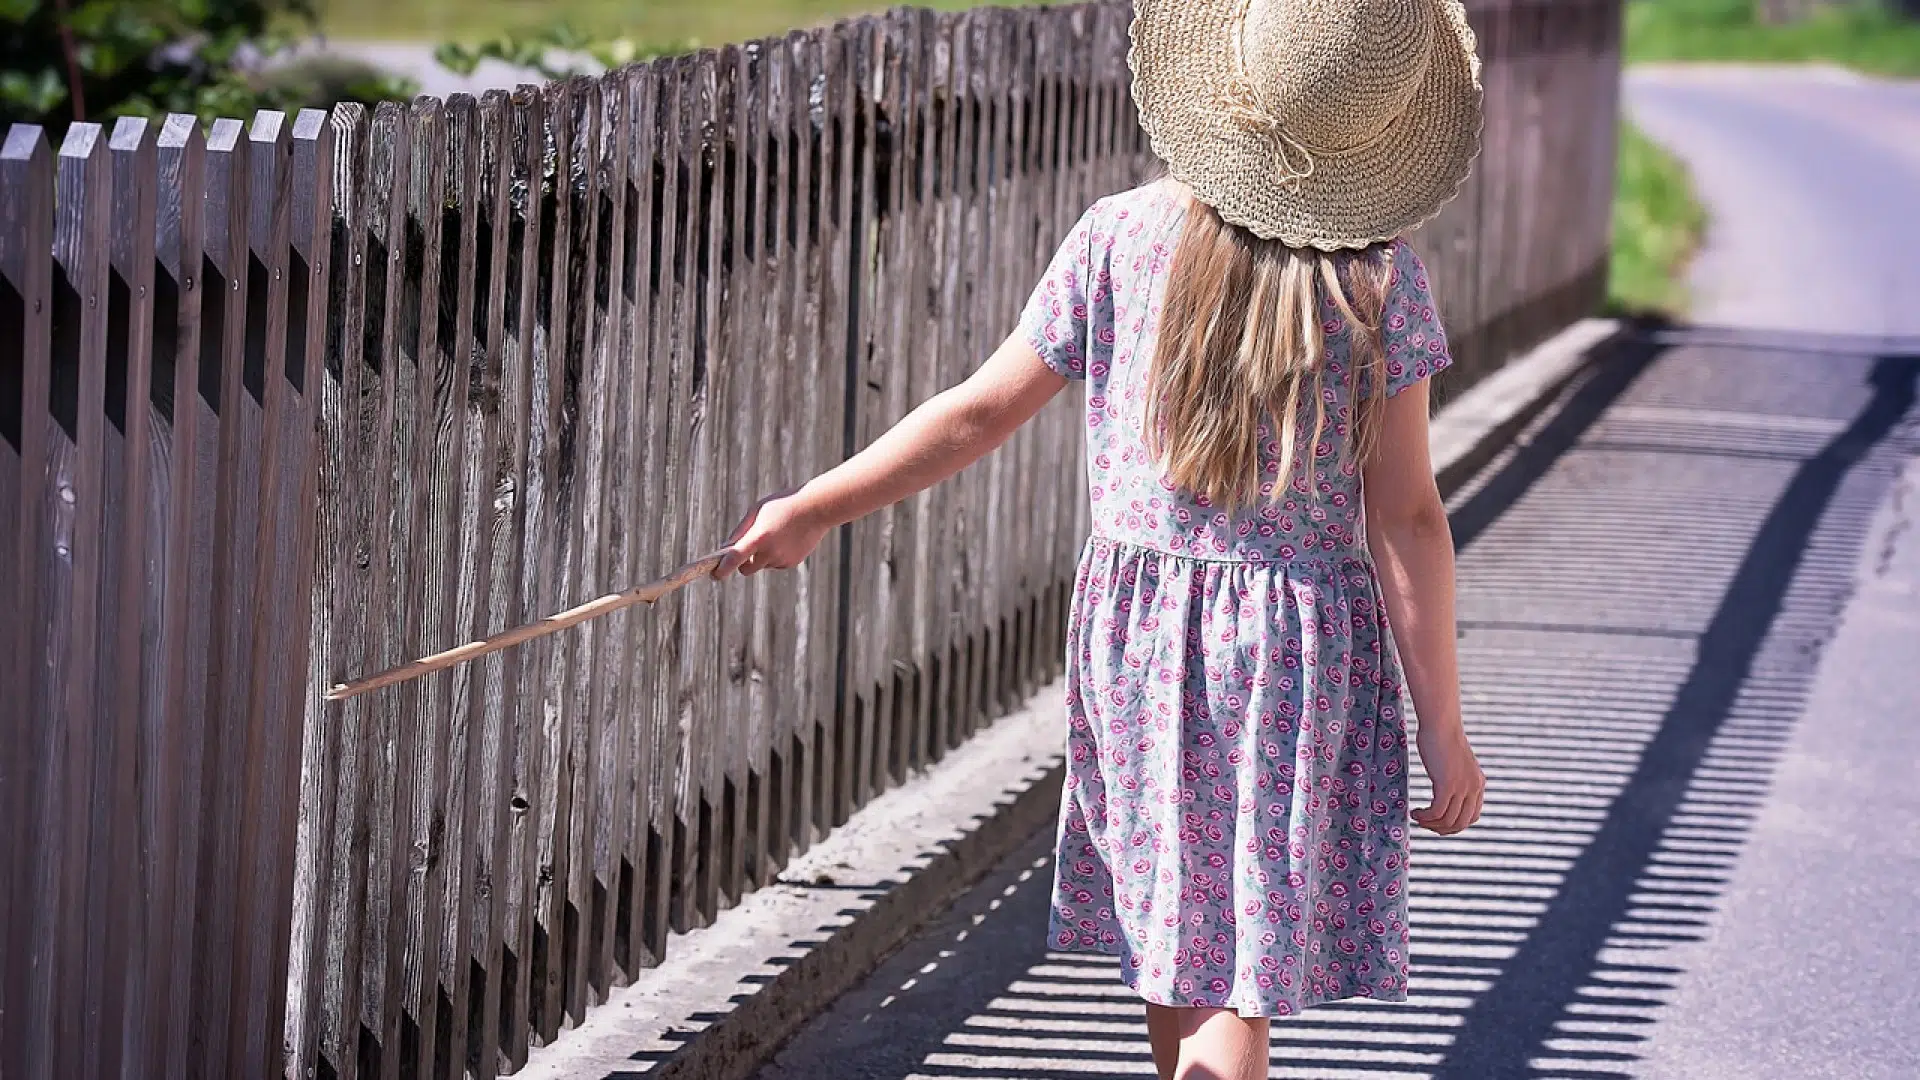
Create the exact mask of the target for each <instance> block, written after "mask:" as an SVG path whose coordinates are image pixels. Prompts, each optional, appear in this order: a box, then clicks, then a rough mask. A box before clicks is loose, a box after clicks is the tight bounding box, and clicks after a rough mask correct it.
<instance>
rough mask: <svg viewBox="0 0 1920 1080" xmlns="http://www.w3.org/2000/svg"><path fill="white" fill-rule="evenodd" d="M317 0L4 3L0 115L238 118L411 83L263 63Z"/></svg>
mask: <svg viewBox="0 0 1920 1080" xmlns="http://www.w3.org/2000/svg"><path fill="white" fill-rule="evenodd" d="M315 17H316V11H315V8H314V4H313V0H0V120H6V121H26V122H30V123H38V124H44V125H49V126H55V127H57V126H61V125H63V124H64V123H65V122H66V121H68V120H79V119H85V120H99V119H103V118H108V117H113V116H123V115H154V114H158V113H164V112H184V113H194V114H197V115H199V116H202V117H208V118H210V117H213V116H246V115H247V114H249V113H250V112H252V111H253V110H254V109H257V108H280V109H290V108H298V107H300V106H303V105H310V104H330V103H332V102H333V101H335V100H343V99H350V100H361V101H371V100H378V99H380V98H385V97H404V96H407V95H408V94H410V93H411V92H412V88H411V87H410V86H409V85H408V84H406V83H404V82H402V81H398V80H394V79H391V78H388V77H386V76H384V75H382V74H381V73H380V72H378V71H376V70H374V69H372V68H370V67H367V66H365V65H355V64H350V63H343V62H339V61H332V62H328V61H312V60H309V61H299V62H296V63H292V64H288V65H280V64H274V63H269V62H268V61H269V59H270V58H272V57H274V56H275V55H276V54H278V53H280V52H281V51H282V50H283V49H284V48H285V47H287V46H288V45H289V44H291V42H292V40H293V38H292V37H291V36H289V34H288V33H283V32H281V31H282V29H283V28H284V29H285V30H289V31H291V32H293V33H297V34H301V35H304V34H306V33H310V32H311V30H312V28H313V26H314V23H315Z"/></svg>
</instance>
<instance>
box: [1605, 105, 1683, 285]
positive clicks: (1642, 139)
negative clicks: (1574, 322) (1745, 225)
mask: <svg viewBox="0 0 1920 1080" xmlns="http://www.w3.org/2000/svg"><path fill="white" fill-rule="evenodd" d="M1706 227H1707V212H1706V210H1705V209H1704V208H1703V207H1702V206H1701V205H1700V200H1699V198H1698V197H1697V196H1696V195H1695V194H1694V190H1693V182H1692V178H1691V177H1690V176H1688V174H1687V169H1686V166H1685V165H1683V164H1681V162H1680V160H1679V159H1678V158H1676V157H1674V156H1673V155H1672V154H1669V153H1668V152H1667V151H1665V150H1663V149H1661V148H1660V147H1659V146H1658V145H1656V144H1655V143H1654V142H1653V141H1652V140H1651V139H1649V138H1647V137H1646V136H1645V135H1643V134H1641V132H1640V131H1639V129H1637V128H1635V127H1634V126H1633V125H1631V124H1622V125H1621V126H1620V161H1619V171H1618V178H1617V180H1616V181H1615V186H1614V196H1613V261H1612V265H1611V266H1610V267H1609V268H1608V275H1607V306H1608V308H1609V309H1611V310H1612V311H1613V312H1615V313H1617V314H1625V315H1667V316H1679V315H1682V314H1684V313H1685V310H1686V306H1687V290H1686V284H1685V282H1684V280H1683V279H1684V275H1685V273H1686V269H1687V263H1688V261H1689V260H1690V259H1691V258H1692V257H1693V253H1694V250H1695V249H1696V248H1697V247H1699V245H1700V239H1701V236H1702V234H1704V233H1705V232H1706Z"/></svg>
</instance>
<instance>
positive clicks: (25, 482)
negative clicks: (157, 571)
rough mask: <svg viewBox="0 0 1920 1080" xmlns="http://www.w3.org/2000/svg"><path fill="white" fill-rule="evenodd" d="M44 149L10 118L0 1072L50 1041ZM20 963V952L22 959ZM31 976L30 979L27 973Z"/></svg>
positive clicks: (1, 174)
mask: <svg viewBox="0 0 1920 1080" xmlns="http://www.w3.org/2000/svg"><path fill="white" fill-rule="evenodd" d="M53 221H54V169H53V154H52V151H51V150H50V149H49V147H48V145H47V140H46V136H45V134H44V133H42V131H41V130H40V129H39V128H38V127H34V126H32V125H28V124H15V125H13V126H12V127H10V128H9V129H8V130H7V135H6V142H5V144H4V146H0V346H4V347H3V348H0V429H4V430H0V439H4V443H3V444H0V500H3V501H0V506H4V507H5V508H6V513H7V515H8V516H9V517H10V518H11V519H12V520H13V521H14V522H16V524H15V526H14V527H13V528H11V529H10V530H4V531H0V544H4V545H5V546H4V547H0V574H5V575H6V577H7V582H8V593H9V595H11V596H12V597H13V598H14V603H15V604H16V605H18V606H17V607H16V609H15V617H14V618H11V619H7V620H4V621H3V622H0V665H5V668H4V670H5V672H6V675H7V685H8V686H13V687H25V688H26V695H25V696H26V697H27V698H28V701H29V706H28V708H27V709H26V710H22V712H23V713H24V715H22V716H19V717H18V718H17V719H15V720H13V721H12V722H9V723H8V724H6V725H5V731H4V732H3V733H0V740H5V741H4V743H0V779H4V782H3V783H0V800H4V803H0V807H3V809H4V812H5V821H4V822H0V830H4V831H3V832H0V837H4V838H5V842H4V845H3V846H0V851H4V854H5V859H6V866H5V875H6V876H5V878H4V880H0V935H4V937H3V938H0V941H4V943H5V952H4V955H5V957H6V962H5V963H0V1071H4V1072H6V1073H8V1074H9V1075H13V1076H42V1075H45V1074H46V1070H47V1068H48V1063H47V1061H46V1060H45V1058H44V1057H43V1056H42V1055H44V1054H45V1053H46V1051H47V1050H48V1049H49V1048H50V1039H49V1037H48V1027H47V1025H48V1023H49V1022H50V1020H51V1015H50V1013H49V1011H48V1009H47V1007H46V1005H45V1004H42V1003H44V1002H46V1001H47V998H46V991H45V987H44V981H43V980H44V978H45V977H46V973H50V970H51V969H50V968H49V967H48V966H47V965H46V963H45V961H46V960H47V959H48V958H49V957H48V954H47V951H46V950H47V939H46V937H45V935H44V934H43V933H41V932H40V931H41V930H42V928H43V926H44V924H43V923H42V921H41V920H42V919H43V918H45V917H46V914H47V909H46V889H45V885H46V883H47V881H48V879H47V878H46V877H45V876H43V875H45V874H46V873H47V871H46V870H44V869H43V861H44V860H45V859H46V858H47V856H48V851H47V848H46V846H45V845H46V840H47V832H48V828H49V826H50V825H51V821H52V819H51V818H49V817H48V816H47V815H48V812H49V810H50V809H51V808H50V807H49V805H48V804H47V802H46V800H47V798H48V797H49V796H48V793H49V792H50V790H51V788H50V784H51V780H52V776H51V772H50V770H49V765H50V764H51V763H50V761H49V759H48V757H47V751H48V748H49V747H50V746H51V743H50V738H51V735H52V731H53V726H52V721H53V718H54V702H53V700H52V694H53V690H54V686H53V684H52V683H50V682H48V681H47V679H48V673H47V672H46V671H45V670H44V669H43V667H42V662H41V660H40V658H41V657H45V656H48V655H49V653H50V649H49V645H50V639H49V637H48V634H49V632H50V630H51V627H52V618H51V615H52V613H51V612H50V611H48V610H47V609H44V608H42V607H40V606H39V583H40V580H41V577H40V567H41V562H42V558H43V554H42V549H43V547H44V543H43V539H42V537H43V532H42V530H43V528H44V523H45V521H46V516H45V515H46V493H45V486H44V477H45V475H46V470H47V464H48V450H49V443H50V441H51V440H50V436H49V430H48V424H47V414H46V411H45V408H46V406H45V405H44V404H43V403H44V402H46V401H47V399H48V391H49V388H50V385H51V382H50V380H51V372H50V365H51V346H52V329H53V276H54V275H53V262H52V250H53ZM30 958H31V959H30ZM36 972H38V973H42V974H41V976H40V977H38V978H36V977H35V973H36Z"/></svg>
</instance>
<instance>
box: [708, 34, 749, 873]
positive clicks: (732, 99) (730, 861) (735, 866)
mask: <svg viewBox="0 0 1920 1080" xmlns="http://www.w3.org/2000/svg"><path fill="white" fill-rule="evenodd" d="M715 74H716V76H717V83H718V86H717V93H716V96H715V101H714V111H715V115H716V116H717V118H718V123H717V124H716V126H715V141H716V145H715V148H714V167H715V177H714V182H715V187H716V197H717V201H718V203H719V206H720V213H719V214H718V215H716V221H715V224H716V226H717V233H718V235H719V237H720V238H721V242H720V243H719V244H717V245H716V246H715V248H714V251H713V260H714V264H715V269H714V274H713V286H712V290H713V293H714V295H715V299H716V301H717V303H718V304H719V305H720V307H719V310H718V313H719V315H720V317H719V318H718V319H716V321H715V326H716V330H717V333H716V338H717V341H716V346H715V355H714V357H713V367H714V368H715V369H716V370H717V372H718V374H719V376H720V377H719V378H718V379H717V380H716V383H717V385H716V388H715V393H716V396H715V398H714V399H713V400H714V402H715V404H716V405H717V410H716V415H715V416H714V423H715V427H716V429H717V430H716V432H715V435H716V439H715V448H716V451H717V455H716V456H717V457H718V459H719V460H718V462H717V464H718V469H717V474H716V476H715V485H714V486H715V490H716V493H717V496H718V497H717V498H716V499H715V503H714V520H713V521H712V522H711V523H710V525H709V528H710V529H711V530H712V531H711V532H710V533H709V535H711V536H712V537H713V541H712V543H711V545H708V546H711V547H718V546H719V545H720V544H722V543H725V542H726V538H727V530H728V529H729V528H730V527H731V526H732V524H733V522H734V520H735V519H736V518H737V516H738V515H739V514H741V513H742V512H744V511H745V510H746V508H747V507H748V506H750V505H752V500H753V498H754V493H753V491H752V490H751V484H750V483H748V484H742V483H741V482H740V480H741V478H742V476H744V475H746V474H747V470H748V468H749V466H750V464H751V463H750V456H751V455H752V453H753V446H752V442H751V434H750V432H751V429H752V428H753V426H754V424H753V417H754V415H755V413H754V411H753V410H754V401H753V395H752V377H753V369H752V368H751V367H748V366H747V363H748V362H747V359H746V350H747V348H748V347H749V345H750V339H749V335H748V334H747V333H745V330H746V320H745V319H740V318H733V317H729V316H730V315H731V313H734V312H749V311H756V310H758V308H757V300H758V298H757V296H756V294H755V290H754V289H753V277H752V271H751V269H750V268H749V267H748V264H747V259H748V254H747V252H746V250H745V248H744V247H743V243H744V236H745V233H746V200H747V190H746V173H747V170H746V167H745V165H746V162H745V157H744V153H743V151H744V150H745V148H746V146H747V145H748V143H747V139H746V131H747V125H746V122H745V116H744V112H743V110H744V107H745V101H746V98H747V85H748V81H749V79H750V75H749V72H748V70H747V53H746V50H744V49H742V48H740V47H739V46H737V45H730V46H728V47H726V48H725V49H722V50H721V52H720V56H719V59H718V67H717V71H716V73H715ZM711 591H712V592H714V594H715V598H716V601H717V603H716V609H717V611H716V613H717V615H718V624H717V629H718V633H717V635H716V639H717V640H716V644H717V645H718V646H719V648H718V656H717V669H716V672H715V689H716V698H715V702H716V705H717V706H718V708H717V712H718V716H716V718H715V719H716V721H717V723H718V725H719V731H718V734H719V735H720V740H719V747H718V749H719V750H720V751H721V753H720V755H719V760H718V761H717V762H716V764H717V765H718V767H719V769H720V776H721V779H720V781H719V783H720V787H719V788H718V789H717V790H716V795H717V797H718V800H719V805H720V811H719V813H720V821H719V825H718V828H717V829H716V830H715V836H714V847H715V851H714V864H715V870H714V877H715V879H716V880H715V883H714V884H715V891H716V892H717V893H718V901H717V906H718V907H732V906H733V905H734V904H736V903H738V902H739V900H740V896H741V894H742V892H743V890H744V888H745V886H744V884H743V879H744V878H745V876H746V847H745V840H746V832H747V827H746V813H747V802H748V799H747V795H748V788H749V786H750V784H751V775H750V774H751V770H752V760H751V756H750V743H749V742H748V741H747V730H748V723H749V718H748V715H747V713H748V710H749V709H751V708H752V705H751V702H750V699H749V696H748V670H749V667H750V665H751V664H752V663H753V657H752V655H751V651H750V650H751V645H750V640H749V629H748V628H749V627H750V625H751V620H752V617H753V615H752V602H753V588H752V585H751V584H748V585H746V586H744V587H740V588H733V589H715V590H711Z"/></svg>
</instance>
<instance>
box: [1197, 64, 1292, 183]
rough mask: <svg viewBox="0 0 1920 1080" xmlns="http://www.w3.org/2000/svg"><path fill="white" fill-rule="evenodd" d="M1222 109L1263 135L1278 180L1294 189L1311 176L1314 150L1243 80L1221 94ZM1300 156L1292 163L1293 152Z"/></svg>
mask: <svg viewBox="0 0 1920 1080" xmlns="http://www.w3.org/2000/svg"><path fill="white" fill-rule="evenodd" d="M1220 104H1221V111H1222V112H1224V113H1225V114H1226V115H1227V117H1228V118H1229V119H1231V120H1233V121H1234V122H1235V123H1238V124H1239V125H1240V126H1241V127H1243V128H1246V129H1247V130H1249V131H1252V132H1254V133H1256V134H1259V135H1262V136H1264V137H1265V138H1266V140H1267V142H1268V143H1269V144H1270V145H1271V146H1272V148H1273V157H1274V160H1275V161H1277V162H1279V165H1280V176H1279V181H1280V183H1281V184H1283V185H1284V186H1286V187H1289V188H1291V189H1293V190H1294V191H1295V192H1298V191H1299V190H1300V183H1301V181H1303V180H1305V179H1307V178H1308V177H1310V176H1312V175H1313V152H1312V151H1310V150H1308V149H1307V147H1306V144H1305V143H1302V142H1301V141H1300V140H1299V139H1296V138H1294V137H1293V136H1292V135H1291V134H1289V133H1288V132H1287V129H1286V128H1285V127H1284V126H1282V125H1281V123H1280V121H1278V120H1276V119H1274V117H1273V114H1272V113H1270V112H1268V111H1267V110H1266V109H1265V107H1263V106H1262V105H1261V104H1260V101H1259V99H1258V98H1256V97H1255V96H1254V94H1253V90H1252V88H1251V87H1249V86H1248V85H1247V84H1246V83H1245V82H1244V81H1236V82H1235V83H1234V84H1233V85H1231V86H1229V87H1227V88H1226V92H1225V93H1224V94H1222V95H1221V102H1220ZM1296 153H1297V154H1298V155H1299V158H1300V162H1299V164H1297V165H1296V164H1295V163H1294V155H1295V154H1296Z"/></svg>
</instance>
